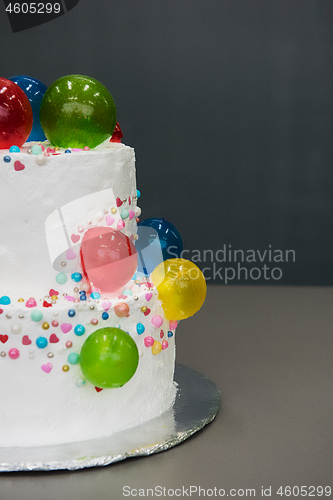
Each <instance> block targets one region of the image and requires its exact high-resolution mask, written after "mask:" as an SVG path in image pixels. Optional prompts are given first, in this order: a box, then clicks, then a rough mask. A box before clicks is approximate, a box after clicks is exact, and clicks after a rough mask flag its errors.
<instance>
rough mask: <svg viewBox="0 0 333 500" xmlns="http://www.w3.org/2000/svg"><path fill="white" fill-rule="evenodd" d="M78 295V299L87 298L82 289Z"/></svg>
mask: <svg viewBox="0 0 333 500" xmlns="http://www.w3.org/2000/svg"><path fill="white" fill-rule="evenodd" d="M79 295H80V300H87V296H86V292H85V291H84V290H82V292H80V293H79Z"/></svg>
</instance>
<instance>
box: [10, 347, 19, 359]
mask: <svg viewBox="0 0 333 500" xmlns="http://www.w3.org/2000/svg"><path fill="white" fill-rule="evenodd" d="M19 355H20V351H19V350H18V349H15V347H13V349H10V350H9V352H8V356H9V357H10V359H17V358H18V357H19Z"/></svg>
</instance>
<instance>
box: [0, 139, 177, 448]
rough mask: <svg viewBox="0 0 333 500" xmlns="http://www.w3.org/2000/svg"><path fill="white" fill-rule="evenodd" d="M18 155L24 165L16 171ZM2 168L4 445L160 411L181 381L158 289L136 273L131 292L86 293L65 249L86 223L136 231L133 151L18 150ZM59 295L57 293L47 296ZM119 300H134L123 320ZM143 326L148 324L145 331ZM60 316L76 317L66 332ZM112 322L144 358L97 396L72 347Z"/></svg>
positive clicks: (69, 437)
mask: <svg viewBox="0 0 333 500" xmlns="http://www.w3.org/2000/svg"><path fill="white" fill-rule="evenodd" d="M29 146H31V145H29ZM56 153H57V152H56ZM5 156H10V157H11V161H10V162H6V161H4V158H5ZM1 162H2V163H1ZM15 162H20V163H21V164H23V165H24V167H25V168H24V169H21V170H15ZM39 163H43V164H42V165H40V164H39ZM0 165H1V168H0V194H1V197H0V206H1V229H2V233H1V234H2V236H1V239H0V258H1V266H0V445H1V446H39V445H43V444H57V443H66V442H72V441H73V442H75V441H81V440H84V439H92V438H96V437H101V436H106V435H110V434H112V433H114V432H118V431H120V430H122V429H125V428H128V427H132V426H134V425H137V424H139V423H142V422H146V421H148V420H150V419H151V418H154V417H156V416H158V415H159V414H161V413H162V412H164V411H165V410H167V409H168V408H169V407H170V406H171V405H172V403H173V401H174V398H175V394H176V389H175V385H174V382H173V372H174V363H175V343H174V331H175V330H174V325H172V328H173V330H172V331H170V325H169V322H168V321H167V320H166V318H165V316H164V313H163V309H162V307H161V304H160V301H159V299H158V296H157V291H156V289H155V288H154V287H152V285H151V284H149V283H147V282H146V281H144V280H141V282H139V283H133V282H132V281H131V282H129V283H128V284H127V285H126V286H125V287H124V288H127V289H128V288H130V289H131V293H132V295H129V296H127V297H125V296H122V295H121V293H122V292H121V291H120V292H119V293H117V294H114V295H113V296H112V297H105V295H102V297H100V298H99V300H92V299H91V298H90V299H89V294H88V295H87V298H88V300H86V301H85V300H80V298H81V299H82V295H80V291H79V290H80V287H81V284H80V283H76V282H73V281H72V280H71V273H72V272H74V271H76V272H80V271H81V268H80V262H79V259H78V257H76V258H75V259H72V258H70V257H72V255H70V256H69V257H68V254H67V252H68V250H70V251H71V252H72V253H73V252H74V253H76V254H77V255H78V253H79V246H80V242H81V241H82V236H83V235H84V232H85V230H86V229H87V228H89V227H91V226H96V225H101V226H106V225H109V226H110V227H114V228H115V227H117V224H118V223H119V224H121V225H123V224H124V228H123V232H124V233H125V234H127V235H128V236H129V237H131V238H132V239H135V236H136V216H137V214H138V213H139V209H138V207H137V205H136V181H135V165H134V151H133V149H131V148H129V147H128V146H124V145H122V144H111V143H110V144H108V145H107V146H106V145H104V146H103V147H101V148H98V149H97V150H94V151H78V152H74V151H73V152H72V153H65V152H64V151H63V150H61V151H60V154H52V153H50V156H48V157H44V156H42V157H36V156H34V155H32V154H29V153H28V152H27V148H22V150H21V152H20V153H9V152H8V151H0ZM16 166H18V167H19V168H20V164H16ZM117 198H119V200H118V205H120V203H122V204H121V206H117ZM129 198H130V199H129ZM124 200H125V201H124ZM111 209H112V210H111ZM115 209H116V210H115ZM122 210H127V212H129V214H130V216H127V217H126V212H125V216H124V213H122ZM114 212H115V213H114ZM134 214H135V216H134ZM122 216H123V218H124V221H123V222H122V220H123V219H122ZM112 219H114V220H112ZM76 240H77V241H76ZM63 263H65V264H66V265H65V266H64V265H62V264H63ZM59 272H62V273H66V274H67V278H68V280H67V282H66V283H65V284H59V283H57V281H56V276H57V275H58V274H59ZM52 290H53V291H52ZM54 291H55V292H57V297H58V298H57V299H54V297H53V299H52V297H51V295H50V294H51V292H52V293H53V292H54ZM30 297H33V299H32V300H30V301H28V299H30ZM19 299H20V300H19ZM22 299H23V301H22ZM9 300H10V303H8V302H9ZM27 301H28V302H27ZM109 302H112V305H110V304H108V303H109ZM119 302H125V303H127V304H128V306H129V315H128V316H127V317H118V316H117V315H116V314H115V311H114V307H115V306H116V305H117V304H118V303H119ZM29 306H30V307H29ZM108 307H109V308H108ZM142 308H143V309H142ZM105 309H107V313H108V317H107V315H105ZM69 310H74V311H75V315H74V316H70V315H69V314H68V311H69ZM36 311H40V312H41V313H42V317H41V318H40V319H39V320H38V321H35V320H33V319H32V316H31V315H32V313H34V312H36ZM103 313H104V316H102V315H103ZM156 315H157V316H160V317H161V318H162V320H163V324H162V325H161V326H159V327H158V328H156V326H154V324H153V322H152V318H153V317H154V316H156ZM92 320H93V322H91V321H92ZM96 320H97V322H98V323H97V324H96ZM57 323H58V324H57ZM138 323H140V324H142V325H144V328H145V331H144V332H143V333H142V334H139V333H138V331H137V325H138ZM63 324H67V325H70V329H69V326H67V329H69V331H68V332H66V331H64V330H66V328H62V325H63ZM76 325H83V326H84V327H85V333H84V334H83V335H82V336H78V335H76V334H75V331H74V330H75V326H76ZM106 326H112V327H120V328H121V329H123V330H125V331H126V332H128V333H129V335H130V336H131V337H132V338H133V340H134V341H135V343H136V344H137V347H138V350H139V353H140V359H139V365H138V368H137V371H136V372H135V374H134V376H133V378H132V379H131V380H130V381H129V382H128V383H126V384H125V385H124V386H123V387H121V388H118V389H103V390H102V391H100V392H97V391H96V389H95V387H94V386H93V385H92V384H91V383H89V382H88V381H84V377H83V375H82V372H81V368H80V363H78V364H75V365H72V364H71V363H70V362H69V361H68V355H69V354H71V353H77V354H79V353H80V350H81V346H82V344H83V343H84V341H85V340H86V338H87V337H88V336H89V335H90V334H91V333H93V332H94V331H95V330H97V329H99V328H102V327H106ZM168 331H169V335H168ZM147 336H149V337H152V338H153V339H154V341H155V342H159V344H160V347H161V346H162V347H163V349H162V350H161V352H159V353H158V354H153V350H152V348H151V347H147V346H146V344H145V338H146V337H147ZM39 337H44V338H45V339H46V341H47V346H46V347H45V348H39V347H38V346H37V344H36V340H37V339H38V338H39ZM54 341H55V342H54ZM69 341H70V342H71V343H72V345H70V346H68V342H69ZM29 342H30V343H29ZM66 343H67V347H66ZM13 349H16V350H17V351H15V352H16V354H17V353H18V357H16V359H14V358H15V356H13V355H12V354H13V352H14V351H13ZM50 364H51V365H50ZM64 366H67V367H68V370H67V368H66V370H67V371H64V369H63V367H64ZM49 368H50V369H49ZM82 381H83V382H82ZM84 382H85V383H84Z"/></svg>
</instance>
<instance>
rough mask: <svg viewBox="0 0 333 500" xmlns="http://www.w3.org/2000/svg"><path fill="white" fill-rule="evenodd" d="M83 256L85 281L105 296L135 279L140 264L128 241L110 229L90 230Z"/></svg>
mask: <svg viewBox="0 0 333 500" xmlns="http://www.w3.org/2000/svg"><path fill="white" fill-rule="evenodd" d="M80 255H81V264H82V270H83V274H84V276H85V278H86V279H87V280H88V281H89V282H90V284H91V286H92V287H96V288H98V289H99V290H100V291H101V292H103V293H113V292H116V291H117V290H119V289H120V288H122V287H124V285H126V283H128V281H129V280H130V279H131V278H132V276H133V275H134V273H135V271H136V267H137V261H138V258H137V253H136V250H135V246H134V245H133V243H132V242H131V240H130V239H129V237H128V236H126V235H125V234H124V233H122V232H121V231H117V230H115V229H112V228H109V227H93V228H91V229H88V231H87V232H86V233H85V235H84V237H83V239H82V243H81V249H80Z"/></svg>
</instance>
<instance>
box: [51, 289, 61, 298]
mask: <svg viewBox="0 0 333 500" xmlns="http://www.w3.org/2000/svg"><path fill="white" fill-rule="evenodd" d="M53 295H59V292H57V290H53V288H51V290H50V291H49V296H50V297H52V296H53Z"/></svg>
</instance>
